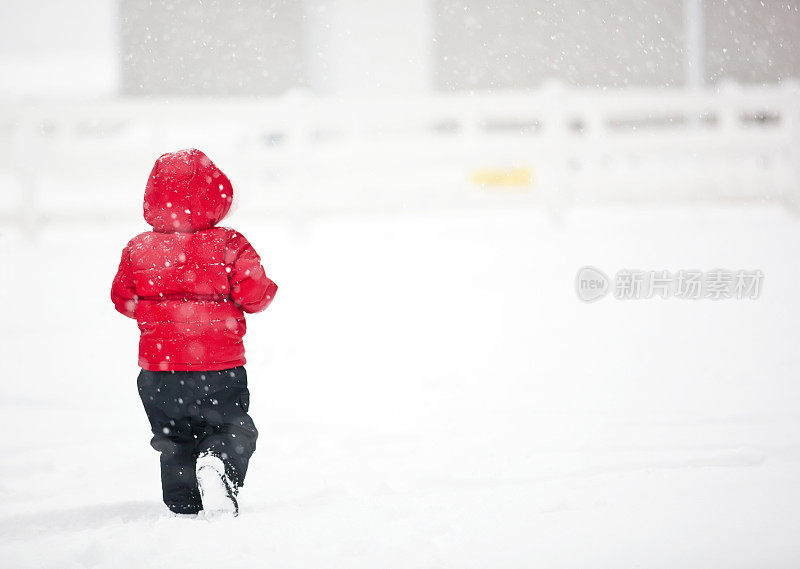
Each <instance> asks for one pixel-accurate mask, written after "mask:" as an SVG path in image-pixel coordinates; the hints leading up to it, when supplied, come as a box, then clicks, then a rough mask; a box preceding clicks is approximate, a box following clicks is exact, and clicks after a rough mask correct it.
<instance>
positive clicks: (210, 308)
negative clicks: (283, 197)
mask: <svg viewBox="0 0 800 569" xmlns="http://www.w3.org/2000/svg"><path fill="white" fill-rule="evenodd" d="M232 195H233V188H232V187H231V183H230V181H229V180H228V178H227V177H226V176H225V174H223V173H222V172H221V171H220V170H219V169H218V168H217V167H216V166H215V165H214V164H213V162H211V160H209V159H208V157H207V156H206V155H205V154H203V153H202V152H200V151H199V150H194V149H192V150H183V151H180V152H171V153H169V154H164V155H163V156H161V157H160V158H159V159H158V160H157V161H156V164H155V166H153V171H152V172H151V173H150V178H149V179H148V181H147V188H146V189H145V193H144V218H145V219H146V220H147V222H148V223H149V224H150V225H152V226H153V231H148V232H146V233H142V234H141V235H137V236H136V237H134V238H133V239H131V240H130V242H129V243H128V245H127V246H126V247H125V249H123V251H122V260H121V261H120V263H119V270H118V271H117V276H116V277H114V283H113V284H112V286H111V300H112V301H113V302H114V307H115V308H116V309H117V310H118V311H119V312H121V313H122V314H124V315H125V316H129V317H130V318H136V321H137V322H138V324H139V330H141V339H140V341H139V365H140V366H141V367H143V368H144V369H147V370H151V371H162V370H175V371H197V370H209V371H210V370H221V369H228V368H232V367H236V366H240V365H243V364H244V363H245V359H244V344H243V343H242V336H244V333H245V322H244V312H259V311H261V310H264V309H265V308H266V307H267V306H268V305H269V303H270V302H272V299H273V298H274V296H275V292H276V291H277V290H278V287H277V285H276V284H275V283H274V282H272V281H271V280H270V279H269V278H267V276H266V275H265V274H264V269H263V267H262V266H261V260H260V259H259V256H258V254H257V253H256V252H255V250H254V249H253V248H252V247H251V246H250V243H248V242H247V239H245V238H244V236H243V235H241V234H240V233H238V232H236V231H234V230H232V229H227V228H225V227H215V225H216V224H217V223H219V221H221V220H222V218H223V217H225V214H226V213H228V210H229V209H230V205H231V199H232Z"/></svg>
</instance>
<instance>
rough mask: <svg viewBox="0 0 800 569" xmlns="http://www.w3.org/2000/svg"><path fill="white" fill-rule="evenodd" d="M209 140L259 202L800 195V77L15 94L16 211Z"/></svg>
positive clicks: (101, 204)
mask: <svg viewBox="0 0 800 569" xmlns="http://www.w3.org/2000/svg"><path fill="white" fill-rule="evenodd" d="M190 146H195V147H199V148H202V149H204V150H205V151H206V152H207V153H208V154H209V155H211V156H212V158H213V159H214V160H215V161H216V162H217V163H218V164H220V165H221V167H223V169H225V170H226V171H229V172H230V173H231V176H232V178H233V179H234V181H235V183H236V184H237V185H238V186H240V187H245V186H246V187H247V191H246V192H243V193H242V196H243V197H242V204H241V209H242V210H246V212H247V213H248V214H253V215H259V216H263V215H283V214H287V213H289V214H303V213H309V212H347V211H354V210H362V209H367V210H371V209H383V208H392V209H393V208H414V209H427V208H432V207H459V206H469V205H486V204H490V203H504V204H508V203H512V204H513V203H542V204H546V205H547V206H548V207H552V208H564V207H569V206H570V204H574V203H581V204H591V203H601V202H604V201H608V200H624V201H686V200H713V201H716V200H764V201H782V202H785V203H787V204H790V205H794V204H795V203H796V202H797V198H798V184H800V88H798V85H796V84H785V85H780V86H778V85H776V86H765V87H741V86H736V85H727V86H724V87H722V88H720V89H717V90H706V91H696V90H685V89H677V88H676V89H659V90H653V89H627V90H617V91H610V90H609V91H595V90H575V89H570V88H567V87H565V86H562V85H556V84H551V85H548V86H546V87H545V88H543V89H540V90H537V91H533V92H514V93H496V94H480V95H478V94H446V95H445V94H441V95H435V96H430V97H425V98H418V99H402V100H401V99H398V100H388V99H387V100H374V99H363V100H359V99H346V100H336V99H323V98H315V97H311V96H307V95H304V94H299V93H295V94H292V95H290V96H286V97H283V98H278V99H215V100H203V99H183V100H177V99H173V100H170V101H164V100H147V99H110V100H100V101H38V102H7V103H4V104H3V105H2V106H1V107H0V180H2V184H1V185H2V188H3V199H2V200H1V201H2V204H0V215H1V216H2V219H4V220H5V221H6V222H9V221H11V222H18V223H22V224H25V225H29V226H36V225H37V224H39V223H41V222H43V221H44V220H61V219H63V220H70V219H86V218H87V217H91V216H94V217H96V218H100V219H110V218H113V217H116V216H119V215H124V214H125V213H126V212H127V211H129V210H127V208H128V207H131V206H134V205H135V206H136V207H138V204H139V200H140V194H141V188H142V186H143V184H144V179H145V177H146V176H147V174H148V173H149V169H150V167H151V165H152V162H153V161H154V159H155V157H156V156H157V155H158V154H160V153H162V152H165V151H168V150H172V149H176V148H185V147H190Z"/></svg>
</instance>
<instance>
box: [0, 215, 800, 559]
mask: <svg viewBox="0 0 800 569" xmlns="http://www.w3.org/2000/svg"><path fill="white" fill-rule="evenodd" d="M239 215H240V214H237V215H235V216H233V217H232V218H231V219H229V220H227V221H226V224H227V225H231V226H234V227H236V228H238V229H240V230H241V231H242V232H243V233H244V234H245V235H246V236H247V237H248V238H249V239H250V241H251V242H252V243H253V244H254V245H255V247H256V248H257V249H258V250H259V252H260V253H261V255H262V257H263V259H264V262H265V265H266V267H267V268H268V274H269V275H270V276H271V277H272V278H273V279H274V280H275V281H276V282H277V283H278V284H279V285H280V287H281V290H280V292H279V294H278V297H277V299H276V301H275V303H274V304H273V306H272V307H270V309H269V310H268V311H267V312H266V313H264V314H261V315H256V316H254V317H250V318H249V319H248V323H249V326H248V330H249V331H248V336H247V342H246V345H247V354H248V366H247V367H248V376H249V379H250V388H251V392H252V406H251V412H252V415H253V417H254V419H255V421H256V424H257V426H258V427H259V430H260V433H261V436H260V439H259V444H258V450H257V452H256V454H255V455H254V458H253V460H252V462H251V470H250V472H249V474H248V479H247V484H246V486H245V487H244V488H243V489H242V492H241V495H240V503H241V505H242V512H241V515H240V517H239V518H236V519H226V520H221V521H217V522H213V523H212V522H208V521H206V520H203V519H181V518H176V517H173V516H172V515H171V514H169V512H168V511H167V510H166V508H165V507H164V506H163V505H162V504H161V501H160V483H159V469H158V455H157V454H156V453H155V451H153V450H152V449H151V448H150V447H149V445H148V441H149V431H148V423H147V420H146V417H145V414H144V411H143V410H142V409H141V406H140V402H139V400H138V395H137V391H136V382H135V380H136V375H137V373H138V368H137V367H136V342H137V337H138V334H137V329H136V326H135V323H134V322H133V321H131V320H128V319H125V318H123V317H122V316H121V315H119V314H117V313H116V312H114V310H113V307H112V305H111V302H110V300H109V298H108V290H109V286H110V282H111V279H112V277H113V275H114V272H115V270H116V267H117V263H118V260H119V253H120V251H121V249H122V247H123V246H124V244H125V243H126V241H127V240H128V239H129V238H130V237H131V236H133V235H134V234H136V233H138V232H140V231H143V230H145V229H146V226H145V225H144V222H143V221H142V220H141V219H140V218H139V217H138V211H132V212H131V214H130V218H129V222H128V223H124V222H123V223H119V224H116V225H114V226H113V227H108V226H107V227H94V226H86V227H77V226H76V227H71V228H70V227H65V226H52V227H50V228H46V229H45V230H44V231H43V232H42V233H41V234H40V235H39V236H38V237H37V238H36V239H35V240H29V239H23V238H21V237H20V236H19V235H18V234H17V232H16V230H15V229H13V228H3V229H2V232H0V266H2V267H3V271H2V282H0V287H2V288H1V289H0V293H1V294H2V299H3V300H2V313H3V318H2V320H0V361H2V375H0V381H2V385H1V386H0V393H2V396H1V397H0V412H1V413H2V418H3V425H4V427H5V430H4V433H3V435H2V436H0V450H1V451H2V452H1V453H0V461H1V462H0V463H1V464H2V476H0V504H1V505H0V566H3V567H9V568H11V567H13V568H25V567H47V568H61V567H63V568H76V567H108V568H114V569H121V568H128V567H130V568H137V569H138V568H144V567H147V568H158V567H165V568H170V569H178V568H183V567H225V568H226V569H232V568H253V567H276V568H282V569H288V568H294V567H296V568H302V569H313V568H333V567H336V568H339V567H341V568H348V569H350V568H353V569H355V568H364V569H390V568H403V569H409V568H431V569H434V568H435V569H443V568H454V569H455V568H458V569H470V568H475V569H477V568H520V569H523V568H524V569H528V568H531V567H541V568H548V569H552V568H575V569H587V568H595V567H597V568H599V567H603V568H606V567H609V568H610V567H613V568H615V569H625V568H633V567H643V568H648V569H657V568H664V569H676V568H682V569H686V568H698V569H700V568H703V569H709V568H726V569H729V568H746V567H753V568H764V567H769V568H771V569H777V568H782V567H786V568H789V567H798V566H800V540H798V538H797V536H798V535H800V483H799V482H798V481H800V377H799V376H798V369H800V355H798V349H797V345H798V340H800V326H799V325H798V322H800V319H799V318H800V293H798V285H800V265H799V264H798V259H800V239H799V238H798V237H800V217H797V216H793V215H792V214H790V213H787V212H786V211H784V210H782V209H778V208H770V207H766V206H765V207H749V208H747V209H745V208H735V207H729V208H722V207H717V208H711V207H708V208H694V209H691V210H689V209H680V208H674V209H667V208H662V209H660V210H658V211H645V210H641V209H633V208H619V209H613V210H612V209H602V210H601V209H595V210H592V211H577V210H573V211H571V212H569V213H568V214H567V215H566V216H565V217H564V218H563V219H560V220H554V219H551V218H550V217H548V216H547V215H545V214H543V213H542V212H541V211H539V210H536V209H521V210H517V211H512V210H497V211H492V212H486V211H484V212H461V213H456V212H453V213H430V214H419V213H418V214H410V213H409V214H397V215H374V216H367V215H359V216H350V217H348V216H333V217H327V218H324V217H323V218H316V219H309V220H305V221H302V222H300V221H299V220H294V221H292V222H291V223H290V222H279V221H274V220H272V221H258V220H253V219H248V218H244V217H239ZM584 265H595V266H597V267H599V268H601V269H603V270H604V271H606V272H607V273H610V274H613V273H614V272H616V271H617V270H619V269H624V268H629V269H645V270H648V269H653V270H658V269H669V270H673V271H674V270H678V269H705V270H708V269H713V268H717V267H724V268H728V269H731V270H734V269H761V270H763V271H764V273H765V281H764V288H763V293H762V296H761V298H760V299H758V300H755V301H736V300H726V301H720V302H713V301H710V300H704V301H696V302H691V301H679V300H667V301H662V300H642V301H630V302H623V301H618V300H615V299H612V298H606V299H604V300H602V301H600V302H597V303H595V304H591V305H586V304H583V303H581V302H579V301H578V300H577V298H576V295H575V290H574V278H575V274H576V271H577V269H578V268H579V267H582V266H584Z"/></svg>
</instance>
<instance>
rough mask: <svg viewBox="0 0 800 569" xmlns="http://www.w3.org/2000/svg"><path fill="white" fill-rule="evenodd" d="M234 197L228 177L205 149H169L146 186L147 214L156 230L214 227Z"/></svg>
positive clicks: (171, 231)
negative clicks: (175, 150) (204, 151)
mask: <svg viewBox="0 0 800 569" xmlns="http://www.w3.org/2000/svg"><path fill="white" fill-rule="evenodd" d="M232 200H233V187H232V186H231V182H230V180H228V177H227V176H226V175H225V174H223V173H222V172H221V171H220V169H219V168H217V167H216V166H215V165H214V163H213V162H212V161H211V160H210V159H209V158H208V156H206V155H205V154H203V153H202V152H200V151H199V150H197V149H194V148H191V149H189V150H179V151H178V152H168V153H167V154H164V155H162V156H161V157H160V158H159V159H158V160H156V164H155V166H153V171H152V172H150V177H149V178H148V179H147V187H146V188H145V190H144V218H145V220H146V221H147V223H149V224H150V225H152V226H153V229H154V230H155V231H159V232H162V233H174V232H180V233H193V232H195V231H200V230H201V229H208V228H209V227H213V226H214V225H216V224H217V223H219V222H220V221H222V218H223V217H225V214H227V213H228V210H229V209H230V207H231V201H232Z"/></svg>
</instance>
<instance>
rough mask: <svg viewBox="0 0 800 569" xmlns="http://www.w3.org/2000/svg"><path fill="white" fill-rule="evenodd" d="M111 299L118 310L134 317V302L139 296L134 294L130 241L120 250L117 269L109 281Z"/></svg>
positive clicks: (134, 284)
mask: <svg viewBox="0 0 800 569" xmlns="http://www.w3.org/2000/svg"><path fill="white" fill-rule="evenodd" d="M111 301H112V302H113V303H114V308H116V309H117V311H118V312H120V313H121V314H124V315H125V316H127V317H129V318H136V304H137V303H138V302H139V296H138V295H137V294H136V282H135V281H134V279H133V266H132V264H131V244H130V243H128V244H127V245H126V246H125V248H124V249H123V250H122V259H120V262H119V269H117V275H116V276H115V277H114V282H113V283H111Z"/></svg>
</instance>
